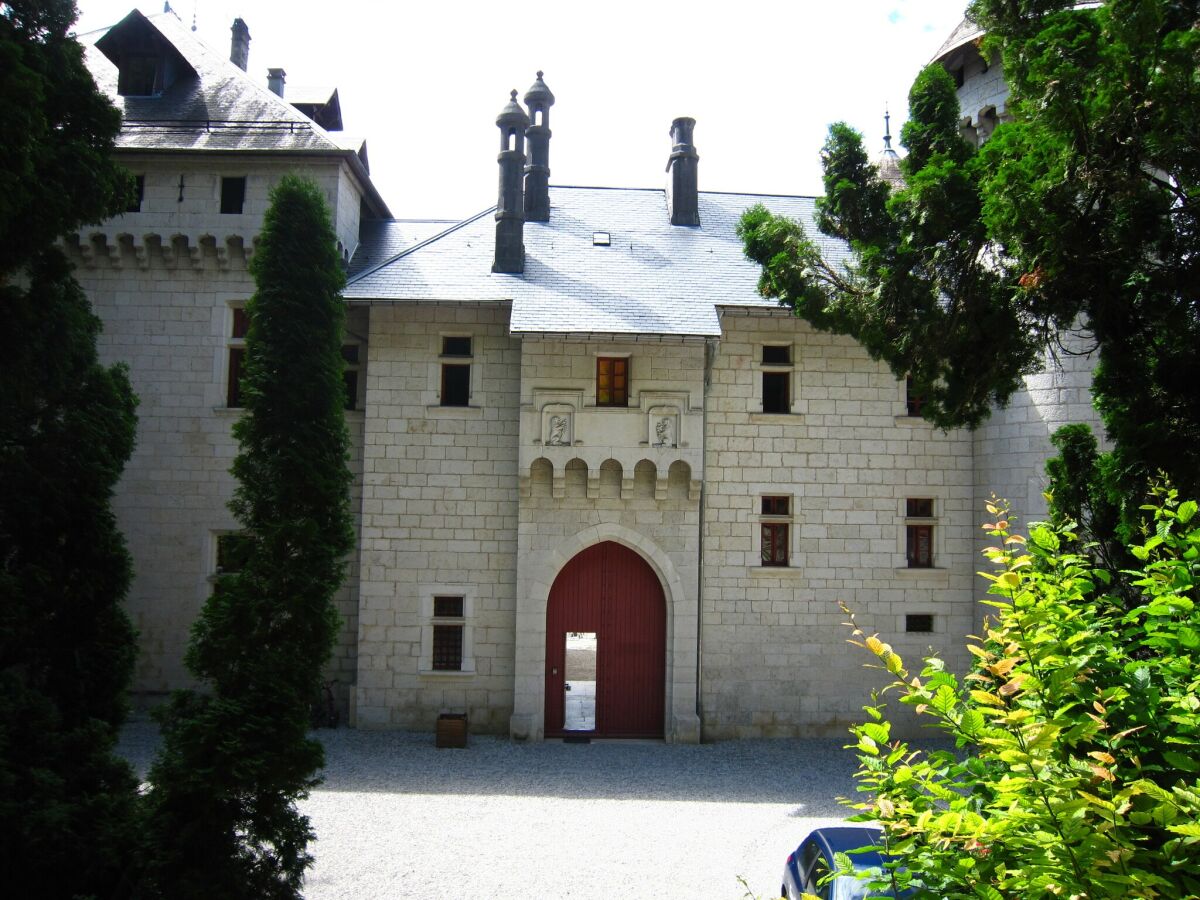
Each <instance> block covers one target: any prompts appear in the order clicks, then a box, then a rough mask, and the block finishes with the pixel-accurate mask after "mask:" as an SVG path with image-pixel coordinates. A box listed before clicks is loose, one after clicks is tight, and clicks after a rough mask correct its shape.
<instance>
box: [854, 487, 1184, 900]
mask: <svg viewBox="0 0 1200 900" xmlns="http://www.w3.org/2000/svg"><path fill="white" fill-rule="evenodd" d="M1153 496H1154V498H1155V500H1154V504H1153V505H1151V506H1147V507H1145V508H1144V512H1145V513H1146V521H1147V523H1148V525H1147V529H1146V531H1145V533H1144V534H1143V535H1142V536H1141V538H1140V542H1134V543H1131V544H1130V545H1129V546H1128V548H1127V549H1128V551H1129V552H1130V553H1131V554H1132V557H1133V558H1135V559H1136V560H1137V561H1138V562H1139V563H1140V567H1139V568H1136V569H1131V570H1125V571H1120V572H1117V573H1112V572H1110V571H1109V570H1107V569H1105V568H1102V567H1100V566H1098V565H1096V564H1095V563H1094V562H1093V561H1092V559H1091V558H1090V557H1089V556H1087V555H1086V548H1084V550H1082V551H1081V550H1080V549H1079V544H1078V542H1077V540H1076V535H1075V534H1074V533H1072V531H1071V529H1070V528H1069V527H1068V526H1058V527H1053V526H1049V525H1034V527H1033V528H1032V530H1031V531H1030V533H1029V536H1028V538H1025V537H1022V536H1021V535H1020V534H1017V533H1016V532H1015V531H1014V530H1013V528H1012V524H1011V522H1010V521H1009V515H1008V507H1007V505H1006V504H1005V503H1002V502H998V501H993V502H992V503H991V504H989V505H988V512H989V513H990V514H991V515H992V516H994V517H995V519H994V521H992V522H990V523H989V524H987V525H985V526H984V527H985V528H986V529H987V531H988V533H989V534H990V535H991V536H992V537H994V538H995V539H996V541H997V546H995V547H992V548H990V549H989V550H988V551H987V556H988V557H989V559H990V560H991V561H992V563H993V564H994V566H995V570H996V571H995V573H994V574H985V575H984V577H985V578H987V579H988V580H989V581H990V582H991V587H990V589H989V594H990V595H991V597H990V599H989V600H987V601H985V602H987V603H988V604H989V605H990V606H992V607H994V609H995V613H994V615H995V619H994V621H990V622H988V623H985V629H984V634H983V636H982V637H981V638H972V641H974V643H971V644H969V645H968V649H969V650H970V652H971V653H972V655H973V656H974V658H975V663H974V666H973V669H972V671H971V672H970V673H969V674H968V675H967V676H966V677H965V678H963V679H961V680H960V679H959V678H958V677H956V676H955V675H953V674H952V673H950V672H948V671H946V668H945V665H944V663H943V661H942V660H940V659H938V658H937V657H930V658H927V659H926V660H925V661H924V667H923V669H922V671H921V673H920V675H914V674H913V673H911V672H910V671H909V670H908V669H906V668H905V665H904V662H903V660H902V659H901V658H900V657H899V656H898V655H897V654H896V653H895V651H894V650H893V649H892V648H891V647H890V646H889V645H888V644H886V643H884V642H883V641H881V640H880V639H879V638H878V637H876V636H867V635H865V634H864V633H863V632H862V631H861V629H858V628H857V627H854V641H853V643H856V644H858V645H859V646H862V647H865V648H866V649H868V650H869V651H870V652H871V653H873V654H874V655H875V656H876V657H877V659H878V660H879V662H880V663H881V664H882V666H883V668H884V669H886V671H887V672H888V673H890V675H891V676H892V678H893V680H892V681H891V683H890V684H889V685H888V686H887V688H885V691H893V692H896V693H898V694H899V699H900V702H902V703H905V704H907V705H910V706H912V707H914V708H915V711H916V712H917V713H918V714H919V715H924V716H929V717H930V718H931V719H932V720H933V722H934V724H935V725H936V727H937V728H940V729H941V730H943V731H944V732H946V733H947V735H949V736H952V737H953V739H954V741H955V745H956V750H955V751H951V750H941V751H932V752H928V753H923V752H919V751H914V750H912V749H911V748H910V747H909V745H908V744H907V743H905V742H904V741H899V740H893V739H892V736H891V726H890V723H889V722H888V721H887V719H886V718H885V715H884V711H883V707H882V705H881V704H879V703H878V699H876V700H875V702H874V703H873V704H872V705H871V706H868V707H866V711H867V713H868V715H869V718H870V721H867V722H866V723H864V724H862V725H859V726H857V727H855V728H854V729H852V731H853V734H854V736H855V738H856V739H857V743H856V745H854V746H855V749H856V750H857V753H858V756H859V760H860V768H859V770H858V773H857V778H858V781H859V791H860V792H864V793H868V794H870V795H871V799H870V800H869V801H865V802H854V803H851V804H850V805H851V806H853V807H854V808H856V809H858V810H860V812H859V814H858V815H856V816H855V817H854V818H855V819H856V820H860V821H861V820H878V821H879V822H880V823H881V824H882V826H883V828H884V834H885V841H884V842H885V849H886V850H887V852H888V853H891V854H894V855H896V856H898V857H899V858H900V862H899V863H898V864H897V871H895V872H894V873H892V875H891V876H890V877H889V878H888V879H887V884H886V885H885V884H884V883H883V882H880V883H879V884H878V887H880V888H883V887H890V886H891V879H892V877H894V878H895V879H896V881H897V882H898V883H899V885H900V886H901V887H905V886H910V887H916V888H917V893H916V896H923V897H941V898H968V897H969V898H988V900H999V898H1007V897H1021V898H1038V897H1051V896H1053V897H1088V898H1102V897H1113V898H1118V897H1120V898H1126V897H1140V898H1160V897H1161V898H1166V897H1171V898H1178V897H1194V896H1197V895H1198V894H1200V747H1198V746H1197V745H1198V743H1200V698H1198V697H1197V694H1198V689H1200V673H1198V669H1197V665H1196V655H1197V651H1198V650H1200V612H1198V610H1197V600H1200V595H1198V588H1197V575H1198V574H1200V518H1198V517H1197V516H1196V512H1197V504H1196V503H1195V502H1194V501H1190V500H1189V501H1186V502H1179V501H1178V498H1177V496H1176V492H1175V491H1173V490H1169V489H1166V488H1160V489H1158V490H1156V491H1155V492H1153ZM981 574H982V573H981ZM1118 582H1122V584H1119V585H1118ZM1118 587H1121V588H1122V589H1123V590H1122V591H1120V592H1119V591H1118V590H1117V588H1118ZM1121 594H1124V597H1122V596H1121ZM1130 596H1133V597H1135V598H1136V602H1134V603H1132V604H1130V603H1129V602H1128V599H1129V597H1130ZM851 619H852V621H851V625H852V626H853V625H854V623H853V616H851Z"/></svg>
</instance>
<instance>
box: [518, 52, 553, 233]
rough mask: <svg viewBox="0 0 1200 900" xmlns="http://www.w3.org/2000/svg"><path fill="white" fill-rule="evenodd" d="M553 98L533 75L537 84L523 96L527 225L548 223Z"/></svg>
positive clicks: (539, 75) (548, 89)
mask: <svg viewBox="0 0 1200 900" xmlns="http://www.w3.org/2000/svg"><path fill="white" fill-rule="evenodd" d="M553 105H554V94H552V93H551V92H550V88H548V87H546V82H544V81H542V73H541V72H538V73H537V81H535V82H534V83H533V86H532V87H531V88H530V89H529V90H528V91H526V92H525V107H526V109H528V110H529V127H528V128H526V129H525V136H526V137H527V138H528V139H529V163H528V164H527V165H526V166H525V219H526V221H528V222H549V221H550V107H551V106H553Z"/></svg>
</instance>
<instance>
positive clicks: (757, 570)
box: [749, 566, 804, 578]
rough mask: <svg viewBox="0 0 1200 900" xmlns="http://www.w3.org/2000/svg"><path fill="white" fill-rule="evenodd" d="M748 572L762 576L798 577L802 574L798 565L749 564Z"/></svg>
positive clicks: (802, 571)
mask: <svg viewBox="0 0 1200 900" xmlns="http://www.w3.org/2000/svg"><path fill="white" fill-rule="evenodd" d="M749 572H750V574H751V575H753V576H761V577H764V578H767V577H772V576H773V577H776V578H800V577H801V576H802V575H803V574H804V570H803V569H801V568H799V567H798V566H751V567H750V569H749Z"/></svg>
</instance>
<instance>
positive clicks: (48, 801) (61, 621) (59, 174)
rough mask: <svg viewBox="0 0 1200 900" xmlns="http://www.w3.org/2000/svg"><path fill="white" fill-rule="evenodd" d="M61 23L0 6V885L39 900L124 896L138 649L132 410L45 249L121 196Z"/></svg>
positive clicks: (131, 827)
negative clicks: (126, 504)
mask: <svg viewBox="0 0 1200 900" xmlns="http://www.w3.org/2000/svg"><path fill="white" fill-rule="evenodd" d="M74 20H75V6H74V4H73V3H70V2H63V0H49V2H31V0H11V2H7V3H3V4H0V121H3V122H4V127H3V129H0V310H2V311H3V312H2V315H3V319H2V321H0V359H2V360H3V363H2V364H0V848H2V849H0V871H3V872H4V873H5V874H6V876H7V877H6V887H7V888H8V889H9V891H10V892H11V891H17V892H18V893H21V889H20V888H19V884H20V883H21V881H22V876H23V875H24V878H25V880H26V883H27V884H36V894H37V895H38V896H43V897H72V896H111V895H113V894H116V893H118V892H119V891H120V890H121V889H122V887H121V886H122V884H123V883H124V882H126V880H127V878H128V875H127V873H126V871H125V868H124V867H125V866H126V865H128V864H129V862H130V860H131V857H132V848H133V846H134V832H135V825H136V815H137V802H136V801H137V791H136V789H137V782H136V780H135V779H134V777H133V773H132V771H131V770H130V768H129V766H128V765H127V764H126V763H125V762H124V761H122V760H119V759H117V758H115V757H114V756H113V753H112V750H113V746H114V744H115V742H116V738H117V733H118V729H119V728H120V725H121V723H122V721H123V720H124V718H125V713H126V708H125V692H126V690H127V687H128V682H129V678H130V676H131V674H132V670H133V663H134V656H135V644H134V633H133V628H132V627H131V625H130V622H129V619H128V618H127V616H126V615H125V613H124V611H123V610H122V608H121V601H122V599H123V597H124V595H125V593H126V590H127V589H128V586H129V580H130V577H131V565H130V558H129V554H128V552H127V551H126V549H125V543H124V539H123V538H122V536H121V534H120V532H119V531H118V529H117V525H116V520H115V518H114V516H113V513H112V510H111V508H110V503H111V499H112V493H113V488H114V486H115V485H116V483H117V481H118V479H119V478H120V476H121V471H122V469H123V468H124V466H125V463H126V461H127V460H128V458H129V455H130V453H131V452H132V450H133V444H134V432H135V428H136V416H135V408H136V399H135V397H134V395H133V391H132V389H131V387H130V384H129V379H128V377H127V375H126V372H125V370H124V367H122V366H113V367H106V366H103V365H101V364H100V361H99V357H98V355H97V351H96V340H97V336H98V335H99V333H100V322H99V320H98V319H97V318H96V316H95V315H94V314H93V313H92V310H91V307H90V305H89V303H88V300H87V297H86V296H85V295H84V293H83V291H82V290H81V289H80V287H79V285H78V284H77V283H76V282H75V281H74V279H73V278H72V277H71V268H70V265H69V264H68V262H67V259H66V258H65V257H64V256H63V254H62V252H61V251H60V250H58V249H57V248H56V247H55V246H54V243H55V241H56V240H57V239H58V238H59V237H60V236H62V235H64V234H67V233H69V232H71V231H73V230H74V229H76V228H78V227H79V226H80V225H82V224H84V223H87V222H96V221H99V220H101V219H103V218H105V217H106V216H108V215H111V214H113V213H115V212H118V211H119V210H120V209H121V208H123V206H124V205H125V200H124V197H123V194H124V190H125V186H126V185H127V183H128V180H129V179H128V174H127V173H125V172H124V170H123V169H121V168H120V166H118V165H116V164H115V163H114V162H113V161H112V160H111V159H110V158H109V157H110V153H111V151H112V147H113V141H114V139H115V137H116V134H117V131H118V129H119V127H120V115H119V114H118V113H117V111H116V110H115V109H114V108H113V106H112V104H111V103H109V102H108V100H107V98H106V97H105V96H104V95H103V94H101V93H100V92H99V91H98V90H97V89H96V85H95V84H94V82H93V81H92V79H91V76H90V75H89V74H88V71H87V69H86V68H85V66H84V65H83V53H82V50H81V48H80V46H79V44H78V43H77V42H76V41H75V40H74V39H73V38H72V37H70V36H69V34H68V31H69V29H70V27H71V25H72V23H73V22H74Z"/></svg>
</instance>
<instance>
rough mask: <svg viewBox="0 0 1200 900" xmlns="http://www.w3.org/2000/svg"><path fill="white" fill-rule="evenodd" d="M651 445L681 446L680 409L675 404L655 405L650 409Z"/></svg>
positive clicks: (649, 440)
mask: <svg viewBox="0 0 1200 900" xmlns="http://www.w3.org/2000/svg"><path fill="white" fill-rule="evenodd" d="M647 412H648V426H649V435H648V439H647V443H649V444H650V446H651V447H678V446H679V410H678V409H676V408H675V407H673V406H653V407H651V408H650V409H649V410H648V411H647Z"/></svg>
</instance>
